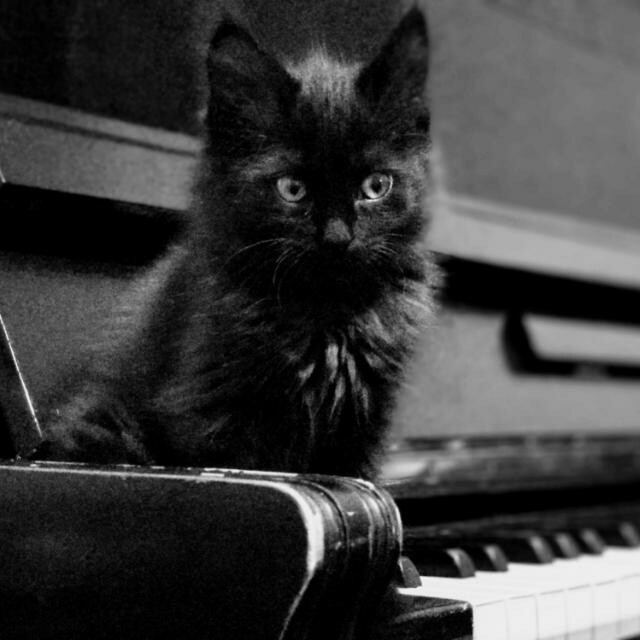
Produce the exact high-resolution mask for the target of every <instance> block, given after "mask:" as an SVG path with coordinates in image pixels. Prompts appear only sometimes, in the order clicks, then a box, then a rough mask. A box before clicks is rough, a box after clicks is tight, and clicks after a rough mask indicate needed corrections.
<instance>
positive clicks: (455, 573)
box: [405, 546, 476, 578]
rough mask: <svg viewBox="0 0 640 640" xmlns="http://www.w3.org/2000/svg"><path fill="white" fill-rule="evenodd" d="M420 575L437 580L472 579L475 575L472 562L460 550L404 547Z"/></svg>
mask: <svg viewBox="0 0 640 640" xmlns="http://www.w3.org/2000/svg"><path fill="white" fill-rule="evenodd" d="M405 552H406V553H408V554H409V557H410V558H411V561H412V562H413V563H414V564H415V566H416V567H417V569H418V571H419V572H420V575H423V576H433V577H438V578H472V577H473V576H474V575H475V573H476V570H475V566H474V564H473V561H472V560H471V558H470V557H469V555H468V554H466V553H465V552H464V551H463V550H462V549H459V548H456V547H453V546H451V547H450V548H434V547H424V546H421V547H415V548H411V547H408V548H407V547H405Z"/></svg>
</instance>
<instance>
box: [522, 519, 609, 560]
mask: <svg viewBox="0 0 640 640" xmlns="http://www.w3.org/2000/svg"><path fill="white" fill-rule="evenodd" d="M511 526H514V527H516V526H518V525H513V524H512V525H511ZM520 526H525V525H520ZM526 526H527V527H529V528H535V529H536V530H537V531H539V532H540V535H542V536H543V537H544V538H545V539H546V540H547V542H548V543H549V546H550V547H551V548H552V550H553V551H554V553H555V554H556V555H557V556H558V557H560V558H562V557H576V556H575V555H572V554H574V553H575V547H577V551H578V552H579V553H584V554H589V555H600V554H601V553H602V552H603V551H604V549H605V547H606V544H605V542H604V540H603V539H602V537H601V536H600V535H599V534H598V532H597V531H596V530H595V529H594V528H593V527H591V526H585V525H584V524H581V523H579V522H576V521H575V519H574V520H572V519H571V518H567V517H563V518H560V517H558V516H554V517H550V518H547V519H545V518H539V519H536V520H535V521H527V523H526ZM557 534H562V536H561V537H560V538H558V537H557ZM550 536H554V537H555V541H553V540H551V539H550ZM563 536H568V537H569V538H570V540H571V542H572V543H573V545H572V544H571V542H568V541H567V540H566V538H565V539H564V542H561V540H562V539H563ZM565 554H569V555H565Z"/></svg>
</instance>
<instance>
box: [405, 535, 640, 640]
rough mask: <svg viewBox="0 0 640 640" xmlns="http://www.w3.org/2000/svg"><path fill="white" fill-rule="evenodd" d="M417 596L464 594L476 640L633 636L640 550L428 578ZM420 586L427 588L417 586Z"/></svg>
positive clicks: (639, 607)
mask: <svg viewBox="0 0 640 640" xmlns="http://www.w3.org/2000/svg"><path fill="white" fill-rule="evenodd" d="M403 591H405V592H407V593H411V592H413V593H414V594H415V595H427V596H432V597H441V598H451V599H456V600H465V601H467V602H469V603H470V604H471V605H472V607H473V612H474V640H485V639H486V640H503V639H504V640H630V639H631V638H634V637H636V636H638V635H640V549H626V548H610V549H608V550H607V551H605V553H604V554H602V555H600V556H589V555H583V556H580V557H579V558H575V559H571V560H556V561H555V562H554V563H552V564H550V565H525V564H519V563H510V564H509V571H507V572H504V573H502V572H495V573H494V572H483V571H479V572H477V573H476V576H475V577H474V578H467V579H456V578H431V577H424V578H422V586H421V587H419V588H418V590H407V589H405V590H403ZM416 591H420V593H416Z"/></svg>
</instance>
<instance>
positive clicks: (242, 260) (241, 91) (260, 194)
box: [201, 9, 429, 301]
mask: <svg viewBox="0 0 640 640" xmlns="http://www.w3.org/2000/svg"><path fill="white" fill-rule="evenodd" d="M427 65H428V41H427V31H426V25H425V21H424V18H423V15H422V13H421V12H420V11H419V10H417V9H413V10H411V11H410V12H409V13H408V14H407V15H406V16H405V17H404V18H403V19H402V21H401V22H400V24H399V25H398V27H397V28H396V29H395V30H394V31H393V33H392V34H391V36H390V37H389V39H388V41H387V42H386V44H385V45H384V46H383V47H382V49H381V51H380V52H379V54H378V55H377V56H376V57H375V58H374V60H373V61H372V62H371V63H370V64H367V65H365V66H362V65H359V64H351V63H347V62H344V61H340V60H335V59H333V58H332V57H331V56H329V55H328V54H327V52H326V51H324V50H323V49H322V48H316V49H314V50H312V51H311V52H310V53H309V54H308V56H307V57H306V58H304V59H302V60H300V61H298V62H296V63H295V64H291V65H289V66H283V65H282V64H280V63H279V62H278V61H277V60H276V59H275V58H274V57H272V56H270V55H269V54H267V53H265V52H264V51H262V50H261V49H260V47H259V46H258V45H257V44H256V42H255V41H254V40H253V38H252V37H251V36H250V35H249V34H248V33H247V32H246V31H245V30H243V29H242V28H240V27H239V26H237V25H235V24H234V23H232V22H230V21H225V22H223V24H222V25H221V26H220V27H219V28H218V30H217V31H216V33H215V35H214V37H213V40H212V43H211V48H210V53H209V67H208V70H209V78H210V105H209V111H208V116H207V129H208V148H207V152H206V158H205V159H206V162H205V163H204V169H203V173H204V175H203V179H202V184H203V189H202V194H203V197H202V202H201V205H202V206H201V214H202V217H203V218H204V219H208V220H210V221H211V223H212V225H213V229H212V231H211V233H212V234H217V236H218V238H219V242H218V243H217V245H216V252H217V253H218V254H220V253H223V254H224V253H226V255H222V256H221V257H222V259H223V264H224V269H225V271H226V272H227V273H228V275H229V276H230V277H232V278H235V279H236V280H237V281H238V282H243V283H245V284H246V285H247V286H253V287H258V288H261V289H263V291H261V294H262V295H264V294H265V293H266V292H265V291H264V289H265V288H268V289H269V290H270V291H271V293H273V294H276V295H277V296H278V297H279V298H281V299H283V300H284V299H285V298H289V299H293V300H300V299H301V296H302V297H303V298H304V297H314V298H315V299H319V300H326V299H327V298H331V299H333V300H337V299H340V300H353V301H356V300H363V299H370V298H371V297H372V296H374V297H375V296H377V295H379V293H380V292H381V291H382V290H384V288H385V287H387V286H393V285H394V284H396V285H397V284H399V283H400V282H401V281H402V279H404V278H407V277H410V278H420V277H421V273H422V260H421V257H420V256H419V254H418V252H417V250H416V248H415V247H416V245H417V242H418V239H419V236H420V232H421V228H422V222H423V211H422V206H423V204H422V203H423V200H424V198H423V195H424V194H423V191H424V189H425V183H426V152H427V148H428V145H429V113H428V110H427V108H426V105H425V101H424V85H425V81H426V76H427ZM221 242H223V243H224V244H223V245H222V244H221Z"/></svg>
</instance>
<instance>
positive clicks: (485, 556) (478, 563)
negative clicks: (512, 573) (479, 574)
mask: <svg viewBox="0 0 640 640" xmlns="http://www.w3.org/2000/svg"><path fill="white" fill-rule="evenodd" d="M449 547H451V542H449V541H447V540H446V539H444V540H443V539H441V538H435V537H429V535H420V534H419V533H417V534H416V535H415V537H414V533H413V532H412V531H411V530H409V531H408V532H406V534H405V541H404V549H405V551H407V553H409V555H412V551H413V550H414V549H416V548H432V549H442V548H445V549H446V548H449ZM457 547H458V548H460V549H462V550H463V551H464V552H465V553H466V554H467V555H468V556H469V557H470V558H471V561H472V562H473V564H474V566H475V568H476V570H477V571H507V568H508V565H509V561H508V560H507V556H506V555H505V554H504V551H502V549H501V548H500V547H499V546H498V545H496V544H483V543H481V542H476V543H471V542H468V543H464V544H458V545H457Z"/></svg>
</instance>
